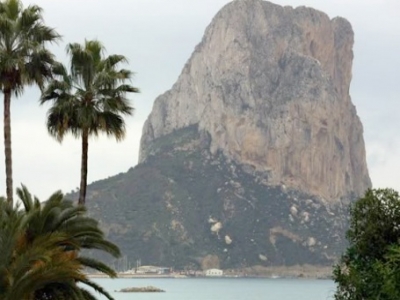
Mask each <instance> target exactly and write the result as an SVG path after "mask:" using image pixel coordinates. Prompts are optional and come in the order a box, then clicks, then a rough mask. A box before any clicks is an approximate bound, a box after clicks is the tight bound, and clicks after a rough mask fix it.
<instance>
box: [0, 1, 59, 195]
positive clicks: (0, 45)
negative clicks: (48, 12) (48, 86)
mask: <svg viewBox="0 0 400 300" xmlns="http://www.w3.org/2000/svg"><path fill="white" fill-rule="evenodd" d="M59 38H60V36H59V35H58V34H57V32H56V31H54V30H53V29H52V28H49V27H47V26H45V25H44V23H43V19H42V9H41V8H40V7H38V6H36V5H31V6H28V7H27V8H24V7H23V4H22V1H20V0H5V1H1V2H0V90H1V91H2V92H3V95H4V151H5V166H6V188H7V200H8V201H10V202H13V180H12V153H11V115H10V105H11V96H12V95H14V96H16V97H18V96H19V95H21V94H22V92H23V90H24V87H25V86H27V85H32V84H37V85H38V86H39V87H40V88H42V87H43V85H44V82H45V81H46V79H48V78H49V77H50V76H51V65H52V63H53V55H52V54H51V53H50V52H49V51H48V50H47V49H46V47H45V46H46V44H47V43H48V42H55V41H57V40H58V39H59Z"/></svg>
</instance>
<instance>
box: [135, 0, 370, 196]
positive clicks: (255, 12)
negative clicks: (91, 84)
mask: <svg viewBox="0 0 400 300" xmlns="http://www.w3.org/2000/svg"><path fill="white" fill-rule="evenodd" d="M352 47H353V31H352V28H351V25H350V23H349V22H348V21H346V20H345V19H343V18H334V19H330V18H329V17H328V16H327V15H326V14H324V13H322V12H319V11H316V10H314V9H311V8H306V7H298V8H295V9H294V8H292V7H281V6H278V5H275V4H272V3H269V2H264V1H260V0H237V1H233V2H232V3H230V4H228V5H226V6H225V7H224V8H223V9H222V10H221V11H220V12H219V13H218V14H217V15H216V17H215V18H214V20H213V21H212V23H211V25H209V27H208V28H207V30H206V32H205V35H204V37H203V40H202V41H201V43H200V44H199V45H198V46H197V47H196V49H195V51H194V53H193V55H192V56H191V58H190V59H189V61H188V62H187V64H186V65H185V67H184V69H183V71H182V74H181V75H180V77H179V79H178V81H177V82H176V83H175V84H174V86H173V87H172V89H171V90H169V91H167V92H166V93H165V94H163V95H161V96H160V97H158V98H157V99H156V101H155V103H154V107H153V110H152V112H151V114H150V116H149V118H148V120H147V121H146V123H145V125H144V128H143V136H142V140H141V149H140V158H139V159H140V162H143V161H145V160H146V159H147V158H148V157H149V156H150V155H152V154H153V153H152V147H151V145H152V143H153V142H154V141H155V140H156V139H158V138H160V137H162V136H165V135H167V134H169V133H172V132H174V131H175V130H177V129H181V128H185V127H188V126H190V125H195V124H197V125H198V128H199V130H201V131H203V132H207V133H208V134H209V136H210V139H211V143H210V151H211V153H214V154H215V153H217V152H218V151H220V152H221V153H222V154H223V155H224V156H225V157H227V159H230V160H233V161H235V163H238V164H240V165H242V166H246V170H247V171H248V172H249V173H252V172H253V173H257V174H259V173H262V174H264V177H265V182H264V183H265V184H267V185H271V186H274V185H282V184H284V185H285V186H286V187H288V188H291V189H296V190H299V191H303V192H306V193H308V194H312V195H315V196H318V197H319V198H320V199H324V200H325V201H328V203H330V204H336V203H339V202H338V201H339V200H340V199H349V198H352V197H354V196H359V195H361V194H362V193H363V192H364V191H365V189H366V188H368V187H370V185H371V182H370V179H369V176H368V170H367V165H366V159H365V148H364V141H363V129H362V124H361V122H360V120H359V118H358V116H357V113H356V109H355V107H354V105H353V104H352V102H351V99H350V95H349V86H350V81H351V67H352V59H353V51H352Z"/></svg>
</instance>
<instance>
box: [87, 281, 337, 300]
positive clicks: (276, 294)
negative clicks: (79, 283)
mask: <svg viewBox="0 0 400 300" xmlns="http://www.w3.org/2000/svg"><path fill="white" fill-rule="evenodd" d="M94 281H95V282H97V283H99V284H101V285H102V286H103V287H104V288H106V289H107V290H108V291H109V292H110V293H111V295H112V296H113V297H114V298H115V299H116V300H128V299H129V300H130V299H133V300H181V299H182V300H213V299H216V300H257V299H260V300H261V299H262V300H265V299H267V300H327V299H329V300H331V299H333V297H332V296H333V293H334V290H335V285H334V283H333V282H332V281H330V280H307V279H247V278H246V279H243V278H232V279H231V278H210V279H208V278H187V279H186V278H179V279H173V278H171V279H169V278H168V279H167V278H156V279H149V278H146V279H131V278H126V279H122V278H121V279H115V280H111V279H103V278H101V279H94ZM148 285H152V286H155V287H158V288H161V289H163V290H165V291H166V292H165V293H116V292H114V291H115V290H119V289H121V288H127V287H143V286H148Z"/></svg>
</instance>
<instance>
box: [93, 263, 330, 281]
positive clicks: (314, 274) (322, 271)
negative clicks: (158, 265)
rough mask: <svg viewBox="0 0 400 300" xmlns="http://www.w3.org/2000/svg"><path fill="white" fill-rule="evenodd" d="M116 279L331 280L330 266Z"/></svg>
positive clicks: (252, 269) (124, 274) (130, 275)
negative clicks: (219, 274) (218, 274)
mask: <svg viewBox="0 0 400 300" xmlns="http://www.w3.org/2000/svg"><path fill="white" fill-rule="evenodd" d="M87 275H88V276H89V277H90V278H108V276H107V275H104V274H87ZM117 276H118V277H117V278H270V279H277V278H304V279H331V277H332V267H331V266H313V265H301V266H300V265H295V266H277V267H263V266H253V267H248V268H243V269H235V270H224V274H223V275H222V276H216V277H213V276H205V275H204V273H203V272H201V271H196V272H195V271H192V272H190V273H187V274H184V273H179V272H176V273H170V274H135V273H118V274H117Z"/></svg>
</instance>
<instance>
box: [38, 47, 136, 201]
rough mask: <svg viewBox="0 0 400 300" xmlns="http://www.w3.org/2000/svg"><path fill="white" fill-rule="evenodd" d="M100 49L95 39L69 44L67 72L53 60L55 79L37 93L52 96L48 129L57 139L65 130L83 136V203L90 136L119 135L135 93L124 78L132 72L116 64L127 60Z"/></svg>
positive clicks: (121, 136) (83, 199) (122, 131)
mask: <svg viewBox="0 0 400 300" xmlns="http://www.w3.org/2000/svg"><path fill="white" fill-rule="evenodd" d="M104 52H105V49H104V46H103V45H102V44H101V43H100V42H99V41H97V40H92V41H87V40H86V41H85V43H84V44H83V45H80V44H77V43H74V44H69V45H68V46H67V54H68V55H69V57H70V71H69V72H68V70H67V68H66V67H65V66H64V65H62V64H57V65H55V66H54V67H53V70H52V71H53V74H54V78H53V80H51V82H50V83H49V84H48V86H47V87H46V89H45V90H44V92H43V94H42V97H41V103H42V104H43V103H45V102H47V101H52V107H51V108H50V109H49V111H48V117H47V128H48V130H49V133H50V134H51V135H52V136H54V137H55V138H56V139H57V140H58V141H60V142H61V141H62V140H63V138H64V136H65V134H66V133H72V135H74V136H75V137H78V138H79V137H80V138H81V139H82V158H81V182H80V191H79V200H78V201H79V204H85V198H86V186H87V173H88V170H87V165H88V148H89V136H91V135H94V136H97V135H99V134H100V133H102V132H104V133H106V134H107V135H108V136H114V137H115V138H116V140H117V141H120V140H122V139H123V138H124V136H125V121H124V119H123V115H131V114H132V113H133V107H132V106H131V105H130V102H129V100H128V99H127V98H126V95H127V93H137V92H139V90H138V89H137V88H135V87H133V86H131V85H129V84H128V83H127V81H128V80H130V79H131V78H132V72H131V71H129V70H126V69H119V68H118V66H119V65H120V64H121V63H126V62H127V59H126V58H125V57H124V56H122V55H110V56H107V57H106V56H105V55H104Z"/></svg>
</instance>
